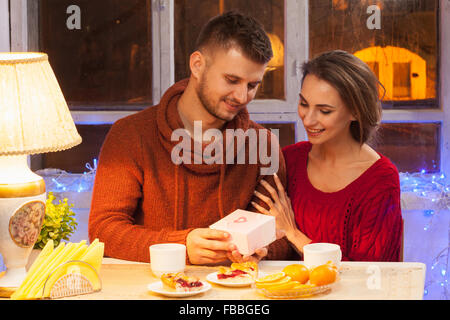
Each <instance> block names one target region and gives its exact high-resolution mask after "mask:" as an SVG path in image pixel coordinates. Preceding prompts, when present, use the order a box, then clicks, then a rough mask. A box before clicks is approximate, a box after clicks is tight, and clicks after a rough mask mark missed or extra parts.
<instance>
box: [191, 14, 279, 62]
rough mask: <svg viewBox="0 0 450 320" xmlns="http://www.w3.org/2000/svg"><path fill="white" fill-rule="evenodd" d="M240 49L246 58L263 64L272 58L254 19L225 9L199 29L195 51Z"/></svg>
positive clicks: (259, 27) (269, 45)
mask: <svg viewBox="0 0 450 320" xmlns="http://www.w3.org/2000/svg"><path fill="white" fill-rule="evenodd" d="M215 48H222V49H225V50H229V49H231V48H236V49H240V50H241V52H242V54H244V55H245V56H246V57H247V58H249V59H251V60H253V61H255V62H258V63H262V64H264V63H267V62H269V61H270V59H272V57H273V52H272V45H271V44H270V39H269V37H268V36H267V34H266V32H265V31H264V28H263V26H262V25H261V23H259V22H258V21H257V20H256V19H254V18H252V17H249V16H244V15H242V14H240V13H239V12H236V11H229V12H226V13H224V14H222V15H219V16H216V17H214V18H212V19H211V20H209V22H208V23H207V24H206V25H205V26H204V27H203V28H202V30H201V31H200V35H199V37H198V38H197V43H196V50H199V51H202V50H205V49H206V50H208V49H212V50H214V49H215Z"/></svg>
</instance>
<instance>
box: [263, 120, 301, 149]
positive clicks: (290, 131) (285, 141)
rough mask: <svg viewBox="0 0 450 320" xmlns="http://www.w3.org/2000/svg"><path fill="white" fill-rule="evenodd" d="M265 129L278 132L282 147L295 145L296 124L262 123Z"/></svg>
mask: <svg viewBox="0 0 450 320" xmlns="http://www.w3.org/2000/svg"><path fill="white" fill-rule="evenodd" d="M259 124H260V125H262V126H263V127H264V128H266V129H269V130H273V129H275V130H278V133H279V137H278V138H279V140H280V147H281V148H283V147H286V146H289V145H291V144H294V143H295V123H294V122H289V123H264V122H260V123H259Z"/></svg>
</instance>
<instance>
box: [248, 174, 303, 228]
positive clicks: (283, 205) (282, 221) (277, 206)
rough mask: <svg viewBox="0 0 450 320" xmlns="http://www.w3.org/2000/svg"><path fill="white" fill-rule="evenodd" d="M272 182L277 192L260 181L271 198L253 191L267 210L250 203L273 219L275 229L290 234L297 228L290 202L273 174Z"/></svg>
mask: <svg viewBox="0 0 450 320" xmlns="http://www.w3.org/2000/svg"><path fill="white" fill-rule="evenodd" d="M274 180H275V184H276V186H277V189H278V190H275V189H274V188H273V187H272V186H271V185H270V184H269V183H268V182H267V181H265V180H261V182H260V183H261V185H262V186H263V187H264V188H265V189H266V190H267V191H268V192H269V193H270V195H271V197H272V198H270V197H266V196H265V195H263V194H262V193H260V192H258V191H256V190H255V195H256V196H257V197H258V198H259V199H261V200H262V201H264V202H265V203H266V204H267V205H268V206H269V210H267V209H265V208H263V207H262V206H260V205H259V204H257V203H256V202H253V201H252V202H251V203H252V205H253V206H254V207H255V208H256V209H258V210H259V211H260V212H261V213H264V214H267V215H271V216H273V217H275V221H276V224H277V229H279V230H283V231H284V232H285V233H286V235H288V234H292V233H294V232H295V231H296V230H297V226H296V224H295V218H294V211H293V210H292V205H291V200H290V199H289V197H288V196H287V194H286V191H285V190H284V187H283V184H282V183H281V181H280V179H279V178H278V176H277V175H276V174H274Z"/></svg>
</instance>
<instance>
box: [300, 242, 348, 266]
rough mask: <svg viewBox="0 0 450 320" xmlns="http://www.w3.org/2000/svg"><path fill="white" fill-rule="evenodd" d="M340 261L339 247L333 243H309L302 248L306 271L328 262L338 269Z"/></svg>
mask: <svg viewBox="0 0 450 320" xmlns="http://www.w3.org/2000/svg"><path fill="white" fill-rule="evenodd" d="M341 259H342V252H341V247H340V246H339V245H337V244H334V243H325V242H320V243H311V244H307V245H306V246H304V247H303V261H304V264H305V266H306V267H307V268H308V269H312V268H315V267H317V266H320V265H322V264H326V263H327V262H328V261H331V262H333V263H334V264H335V265H336V267H338V268H339V265H340V263H341Z"/></svg>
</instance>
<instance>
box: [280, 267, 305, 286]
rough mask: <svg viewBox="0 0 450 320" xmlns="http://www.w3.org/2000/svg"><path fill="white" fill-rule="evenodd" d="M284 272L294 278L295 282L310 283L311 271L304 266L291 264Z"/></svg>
mask: <svg viewBox="0 0 450 320" xmlns="http://www.w3.org/2000/svg"><path fill="white" fill-rule="evenodd" d="M283 272H284V273H285V274H286V275H287V276H289V277H291V278H292V280H294V281H298V282H300V283H301V284H304V283H306V282H308V280H309V270H308V268H307V267H305V266H304V265H302V264H290V265H288V266H286V267H284V269H283Z"/></svg>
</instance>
